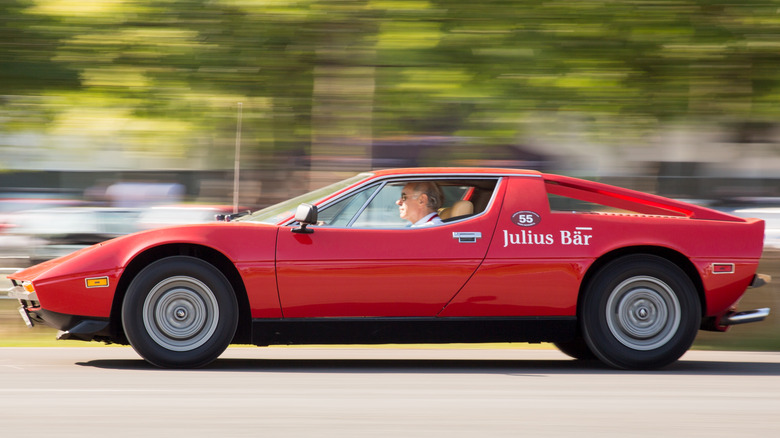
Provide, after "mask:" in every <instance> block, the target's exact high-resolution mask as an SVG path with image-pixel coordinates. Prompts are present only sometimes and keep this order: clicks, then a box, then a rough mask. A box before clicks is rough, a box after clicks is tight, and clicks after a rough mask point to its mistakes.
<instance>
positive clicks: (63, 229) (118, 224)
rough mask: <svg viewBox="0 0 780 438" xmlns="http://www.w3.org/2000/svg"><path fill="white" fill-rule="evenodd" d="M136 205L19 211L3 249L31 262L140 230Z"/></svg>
mask: <svg viewBox="0 0 780 438" xmlns="http://www.w3.org/2000/svg"><path fill="white" fill-rule="evenodd" d="M140 213H141V210H139V209H135V208H101V207H62V208H45V209H40V210H29V211H22V212H19V213H16V214H15V215H14V217H13V227H12V228H10V229H9V231H8V232H7V236H6V239H7V240H6V245H5V248H4V252H5V253H7V254H9V256H10V255H13V256H18V257H20V258H28V259H29V260H30V261H31V262H33V263H35V262H40V261H44V260H49V259H53V258H56V257H60V256H63V255H67V254H69V253H71V252H73V251H76V250H78V249H81V248H84V247H87V246H90V245H94V244H95V243H99V242H102V241H104V240H108V239H112V238H114V237H118V236H122V235H125V234H129V233H132V232H135V231H137V230H138V229H137V227H136V221H137V219H138V216H139V214H140Z"/></svg>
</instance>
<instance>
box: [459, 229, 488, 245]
mask: <svg viewBox="0 0 780 438" xmlns="http://www.w3.org/2000/svg"><path fill="white" fill-rule="evenodd" d="M452 238H453V239H458V242H460V243H477V239H481V238H482V233H480V232H478V231H476V232H475V231H465V232H463V231H462V232H455V233H452Z"/></svg>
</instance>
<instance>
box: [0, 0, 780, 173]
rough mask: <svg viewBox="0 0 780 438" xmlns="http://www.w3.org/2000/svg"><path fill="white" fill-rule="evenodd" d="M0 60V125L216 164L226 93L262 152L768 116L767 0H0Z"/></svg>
mask: <svg viewBox="0 0 780 438" xmlns="http://www.w3.org/2000/svg"><path fill="white" fill-rule="evenodd" d="M0 60H1V61H0V120H2V121H3V125H2V126H3V127H4V130H5V132H9V131H17V132H20V131H21V132H29V131H35V132H38V131H45V133H46V134H57V135H62V136H68V135H79V136H81V138H82V140H83V139H84V138H86V139H87V140H85V143H86V144H89V145H90V147H91V148H95V147H97V148H108V149H110V148H131V149H137V150H142V151H143V150H146V151H148V152H149V153H151V154H154V153H157V152H160V151H164V152H165V153H166V154H168V155H171V156H174V157H177V156H178V157H188V156H193V155H202V156H206V157H207V158H208V160H207V161H208V162H209V163H210V165H212V166H216V167H219V166H229V165H230V157H232V155H231V154H228V153H220V152H219V151H221V150H223V149H224V150H227V149H226V148H232V144H233V136H234V134H235V123H236V121H235V118H236V107H237V102H242V103H243V107H244V123H243V127H244V132H243V139H244V143H245V145H246V146H245V147H247V148H248V150H249V151H250V152H251V153H252V154H254V155H253V156H254V157H255V159H257V160H260V159H261V157H277V158H278V157H285V156H296V155H299V154H308V153H310V152H311V151H312V148H314V147H316V146H317V145H316V144H317V143H320V142H322V143H323V144H326V145H339V144H347V143H348V140H349V139H355V138H358V139H360V138H363V137H369V138H368V141H370V139H371V138H385V137H391V136H398V135H445V136H451V135H454V136H460V137H462V138H464V139H467V138H475V139H479V142H480V143H496V144H498V143H506V142H516V140H517V138H518V137H519V136H522V134H523V130H524V129H526V128H528V127H531V126H535V125H537V124H539V123H543V122H550V121H555V120H559V119H561V118H564V119H565V118H567V117H572V116H574V117H578V118H584V120H586V121H587V122H586V123H587V125H588V126H589V129H592V130H594V131H595V132H598V133H601V134H602V135H603V138H604V139H607V140H608V139H615V138H625V137H626V136H632V135H641V134H642V133H645V132H651V131H652V130H653V129H656V128H657V127H658V126H660V125H661V124H663V123H667V122H669V121H679V120H682V121H691V120H693V121H696V120H702V119H712V118H715V119H717V118H721V117H726V118H728V120H738V121H750V120H759V121H760V120H766V119H774V118H776V117H777V116H778V115H780V114H778V113H780V106H778V105H777V104H776V102H777V101H778V98H780V69H779V68H778V66H780V0H745V1H741V2H737V1H725V0H630V1H629V0H615V1H601V0H581V1H576V2H571V1H556V0H528V1H522V2H517V1H506V0H484V1H482V2H473V1H463V0H429V1H424V0H298V1H295V0H70V1H66V2H64V1H61V0H4V1H3V2H2V3H0ZM363 140H366V139H365V138H363ZM0 147H2V145H0Z"/></svg>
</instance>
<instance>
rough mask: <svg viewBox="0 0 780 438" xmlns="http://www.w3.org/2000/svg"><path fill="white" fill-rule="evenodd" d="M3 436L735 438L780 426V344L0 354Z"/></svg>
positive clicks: (35, 351) (17, 351) (110, 350)
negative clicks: (719, 348) (204, 356)
mask: <svg viewBox="0 0 780 438" xmlns="http://www.w3.org/2000/svg"><path fill="white" fill-rule="evenodd" d="M0 401H2V405H1V406H0V435H1V436H3V437H26V436H56V437H110V438H115V437H125V436H126V437H131V436H132V437H139V436H143V437H171V438H189V437H222V436H225V437H231V438H236V437H240V436H252V437H260V436H263V437H331V436H332V437H427V438H430V437H517V436H523V437H538V436H580V437H581V436H594V437H596V436H598V437H626V436H637V437H644V436H647V437H651V436H652V437H677V436H679V437H708V438H710V437H721V436H723V437H730V438H731V437H735V436H777V435H778V433H780V353H748V352H704V351H693V352H689V353H688V354H686V355H685V356H684V357H683V358H682V360H681V361H679V362H677V363H675V364H673V365H671V366H669V367H668V368H665V369H663V370H660V371H648V372H635V371H616V370H612V369H609V368H605V367H603V366H602V365H599V364H597V363H579V362H576V361H573V360H569V359H568V358H567V357H566V356H564V355H562V354H561V353H559V352H558V351H556V350H545V349H538V350H537V349H523V348H520V349H505V348H497V349H489V348H433V349H408V348H283V347H280V348H230V349H228V351H227V352H226V353H225V354H224V355H223V356H222V358H220V359H219V360H218V361H217V362H215V363H214V364H212V365H211V366H209V367H207V368H204V369H199V370H161V369H157V368H154V367H152V366H150V365H148V364H146V363H145V362H144V361H142V360H141V359H140V358H139V357H138V356H137V355H136V354H135V353H134V352H133V350H132V349H130V348H126V347H85V348H81V347H65V348H3V349H0Z"/></svg>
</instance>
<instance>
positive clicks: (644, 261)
mask: <svg viewBox="0 0 780 438" xmlns="http://www.w3.org/2000/svg"><path fill="white" fill-rule="evenodd" d="M580 322H581V328H582V333H583V335H584V338H585V341H586V342H587V344H588V347H590V350H591V351H592V352H593V353H594V354H595V355H596V356H597V357H598V358H599V359H601V360H602V361H603V362H604V363H606V364H608V365H610V366H612V367H615V368H622V369H654V368H660V367H663V366H666V365H668V364H670V363H672V362H674V361H676V360H677V359H679V358H680V356H682V355H683V354H684V353H685V352H686V351H688V349H689V348H690V347H691V344H692V343H693V340H694V339H695V337H696V333H697V332H698V330H699V325H700V323H701V305H700V302H699V296H698V294H697V292H696V288H695V286H694V285H693V282H692V281H691V279H690V278H689V277H688V276H687V275H686V274H685V272H683V271H682V269H680V268H679V267H677V266H676V265H675V264H673V263H672V262H670V261H669V260H666V259H664V258H661V257H657V256H653V255H646V254H637V255H631V256H626V257H622V258H620V259H617V260H614V261H612V262H610V263H609V264H607V265H606V266H605V267H604V268H602V269H601V270H600V271H599V272H598V273H597V274H596V275H595V276H594V277H593V279H592V280H591V281H590V282H589V284H588V286H587V288H586V290H585V295H584V298H583V302H582V307H581V315H580Z"/></svg>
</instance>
